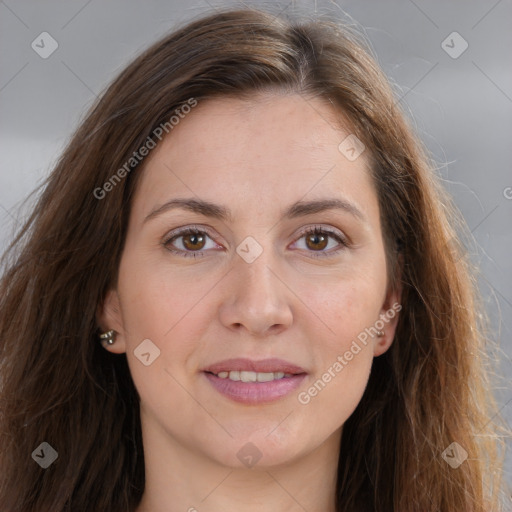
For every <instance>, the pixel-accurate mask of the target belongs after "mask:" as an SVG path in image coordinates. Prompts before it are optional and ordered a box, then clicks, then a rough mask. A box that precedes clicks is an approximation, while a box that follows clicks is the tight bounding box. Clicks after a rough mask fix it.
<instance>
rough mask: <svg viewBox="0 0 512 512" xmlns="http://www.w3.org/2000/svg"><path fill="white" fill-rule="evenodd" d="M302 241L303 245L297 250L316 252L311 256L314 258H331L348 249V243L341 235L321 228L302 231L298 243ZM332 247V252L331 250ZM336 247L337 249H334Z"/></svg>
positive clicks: (315, 227) (316, 227)
mask: <svg viewBox="0 0 512 512" xmlns="http://www.w3.org/2000/svg"><path fill="white" fill-rule="evenodd" d="M303 239H304V244H303V246H302V247H299V249H304V250H306V251H308V252H311V253H315V252H316V253H317V254H312V256H313V257H315V258H318V257H328V256H333V255H335V254H337V253H338V252H339V251H341V250H343V249H344V248H346V247H348V242H347V241H346V239H345V238H344V236H343V235H341V233H338V232H337V231H334V230H331V229H327V228H323V227H321V226H314V227H312V228H311V227H310V228H308V229H306V230H305V231H303V232H302V234H301V236H300V238H299V240H298V241H300V240H303ZM336 242H337V243H336ZM299 245H300V244H299ZM333 247H334V248H335V249H334V250H332V249H333ZM336 247H338V248H337V249H336ZM326 249H329V250H326Z"/></svg>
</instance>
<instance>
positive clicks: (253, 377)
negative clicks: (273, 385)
mask: <svg viewBox="0 0 512 512" xmlns="http://www.w3.org/2000/svg"><path fill="white" fill-rule="evenodd" d="M217 377H219V378H221V379H230V380H235V381H242V382H270V381H271V380H279V379H282V378H283V377H292V374H291V373H284V372H269V373H263V372H246V371H238V370H232V371H230V372H219V373H218V374H217Z"/></svg>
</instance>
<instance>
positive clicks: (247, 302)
mask: <svg viewBox="0 0 512 512" xmlns="http://www.w3.org/2000/svg"><path fill="white" fill-rule="evenodd" d="M264 255H265V251H264V252H263V254H262V255H261V256H260V257H259V258H258V259H256V260H255V261H254V262H252V263H246V262H245V261H243V260H242V259H241V258H239V260H238V261H237V262H236V263H235V265H236V268H234V269H233V270H234V271H233V272H230V277H229V279H230V282H229V289H228V291H227V293H226V299H225V300H224V301H223V303H222V304H221V306H220V312H219V314H220V321H221V323H222V324H223V325H224V326H226V327H227V328H229V329H231V330H238V331H242V330H245V331H247V332H248V333H250V334H251V335H254V336H263V337H264V336H266V335H270V334H278V333H280V332H282V331H284V330H286V329H287V328H288V327H290V325H291V324H292V322H293V313H292V308H291V303H290V300H291V295H292V294H291V292H290V290H289V289H288V288H287V286H286V285H285V284H284V283H283V282H282V281H281V279H279V278H278V277H277V276H276V272H275V271H274V270H273V269H272V268H271V267H270V266H269V263H270V264H271V262H270V261H269V258H266V257H265V256H264Z"/></svg>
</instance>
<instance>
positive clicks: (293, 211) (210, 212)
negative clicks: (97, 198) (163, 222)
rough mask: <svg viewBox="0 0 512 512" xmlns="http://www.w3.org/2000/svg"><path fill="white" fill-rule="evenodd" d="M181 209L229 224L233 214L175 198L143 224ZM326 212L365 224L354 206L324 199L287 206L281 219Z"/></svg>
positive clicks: (217, 205)
mask: <svg viewBox="0 0 512 512" xmlns="http://www.w3.org/2000/svg"><path fill="white" fill-rule="evenodd" d="M177 208H181V209H183V210H188V211H190V212H193V213H198V214H200V215H204V216H205V217H212V218H214V219H219V220H221V221H224V222H231V221H232V220H233V214H232V212H231V210H229V208H226V207H225V206H222V205H219V204H215V203H211V202H209V201H204V200H202V199H194V198H176V199H171V200H170V201H167V202H166V203H164V204H162V205H161V206H158V207H157V208H155V209H154V210H153V211H152V212H151V213H150V214H149V215H148V216H147V217H146V218H145V219H144V223H146V222H148V221H149V220H151V219H153V218H155V217H157V216H159V215H161V214H163V213H165V212H168V211H170V210H173V209H177ZM326 210H342V211H345V212H347V213H349V214H351V215H352V216H353V217H355V218H357V219H358V220H360V221H363V222H367V220H366V216H365V215H364V214H363V213H362V212H361V210H359V209H358V208H357V207H356V206H355V205H354V204H352V203H350V202H349V201H347V200H344V199H339V198H326V199H316V200H312V201H297V202H295V203H293V204H292V205H291V206H289V207H288V208H287V209H286V210H285V212H284V214H283V218H286V219H294V218H297V217H304V216H306V215H311V214H314V213H319V212H323V211H326Z"/></svg>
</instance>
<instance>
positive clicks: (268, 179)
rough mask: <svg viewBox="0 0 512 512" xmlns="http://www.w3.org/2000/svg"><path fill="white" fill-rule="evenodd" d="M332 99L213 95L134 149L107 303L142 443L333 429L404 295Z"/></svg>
mask: <svg viewBox="0 0 512 512" xmlns="http://www.w3.org/2000/svg"><path fill="white" fill-rule="evenodd" d="M336 115H337V114H336V112H335V111H334V110H333V107H331V106H330V105H329V104H327V103H325V102H324V101H322V100H320V99H307V100H306V99H305V98H303V97H301V96H299V95H288V96H286V95H271V94H268V95H265V96H258V97H256V96H255V97H254V99H253V100H251V101H250V102H247V101H245V102H244V101H242V100H239V99H228V98H224V99H214V100H206V101H204V102H202V103H201V102H200V103H199V104H198V106H197V107H195V108H194V109H192V111H191V112H190V113H189V114H188V115H187V116H186V117H185V118H184V119H182V120H181V122H180V123H179V124H178V125H177V126H175V127H174V128H173V130H172V132H171V134H170V136H168V137H167V138H166V139H164V140H163V141H162V142H161V143H160V145H159V146H158V147H157V148H155V149H154V150H153V151H152V153H151V154H150V156H149V157H148V159H147V161H146V162H145V168H144V171H143V175H142V176H141V181H140V182H139V185H138V188H137V190H136V193H135V195H134V198H133V203H132V210H131V214H130V221H129V226H128V232H127V238H126V244H125V247H124V251H123V254H122V258H121V264H120V269H119V280H118V288H117V290H115V291H112V292H111V293H109V295H108V297H107V300H106V302H105V307H104V309H103V314H102V317H101V318H102V323H103V324H104V326H105V327H108V328H113V329H115V330H116V331H117V332H118V335H117V341H116V343H115V344H114V345H113V346H112V347H108V349H109V350H111V351H112V352H118V353H121V352H126V357H127V359H128V363H129V366H130V370H131V374H132V376H133V380H134V382H135V386H136V388H137V390H138V392H139V395H140V399H141V418H142V425H143V432H144V435H145V443H146V441H147V440H148V439H160V440H161V441H162V442H168V443H169V445H171V446H174V447H175V451H176V452H178V451H180V452H181V453H183V450H186V451H187V452H188V453H193V454H194V455H195V456H201V457H203V458H204V457H207V458H208V459H209V460H210V461H214V462H217V463H221V464H224V465H228V466H231V467H237V466H238V467H241V466H242V465H243V464H245V465H248V466H250V465H252V464H254V463H257V464H258V465H259V466H271V465H276V464H283V463H286V462H290V461H292V460H294V459H295V460H297V458H299V457H301V456H304V455H306V454H311V453H312V452H314V451H315V450H317V451H318V450H321V449H326V450H327V451H328V453H331V452H332V450H333V448H334V447H336V446H337V443H338V441H339V434H340V429H341V427H342V425H343V423H344V422H345V421H346V420H347V418H348V417H349V416H350V415H351V414H352V412H353V411H354V409H355V407H356V406H357V404H358V402H359V401H360V399H361V397H362V394H363V392H364V389H365V386H366V384H367V381H368V377H369V373H370V369H371V365H372V360H373V357H374V356H377V355H380V354H381V353H383V352H384V351H385V350H387V348H388V347H389V345H390V343H391V341H392V338H393V334H394V328H395V324H396V317H395V318H394V319H393V320H390V321H385V322H382V321H381V322H377V321H379V319H380V315H383V314H385V313H386V312H387V311H389V310H390V308H392V305H393V304H394V303H395V302H396V301H397V300H398V298H399V297H398V296H397V295H396V294H394V293H392V292H390V291H389V292H388V290H387V279H386V260H385V252H384V245H383V237H382V232H381V225H380V222H379V208H378V202H377V196H376V191H375V189H374V186H373V184H372V181H371V178H370V174H369V171H368V169H367V159H366V156H367V155H366V151H363V153H362V154H361V155H360V156H359V157H357V158H354V157H356V156H357V153H358V152H359V151H360V149H361V148H360V147H358V146H357V145H356V146H354V142H353V139H348V140H347V141H345V142H344V143H343V144H341V146H340V143H342V141H344V140H345V139H346V137H347V136H349V135H350V132H349V131H348V130H345V131H343V130H340V129H339V128H338V127H337V126H338V125H337V124H336V122H335V116H336ZM338 117H339V115H338ZM339 146H340V147H339ZM177 200H179V203H178V202H177ZM173 201H174V203H172V202H173ZM335 202H336V204H335ZM189 228H193V229H194V230H196V232H195V233H194V232H192V233H186V232H185V233H183V231H185V230H186V229H189ZM315 229H317V232H316V233H315V232H313V230H315ZM376 322H377V326H378V327H379V328H382V325H383V323H385V325H384V328H383V329H382V330H383V331H384V333H385V334H384V336H381V337H379V336H375V335H374V332H375V329H373V331H365V329H369V328H370V327H374V326H375V324H376ZM368 332H371V333H372V335H368ZM365 334H366V336H365ZM358 337H359V338H358ZM239 372H243V373H239ZM283 374H285V375H284V376H283ZM239 379H242V380H239ZM255 379H256V380H257V382H253V381H254V380H255ZM246 381H248V382H246ZM334 451H335V450H334Z"/></svg>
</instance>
